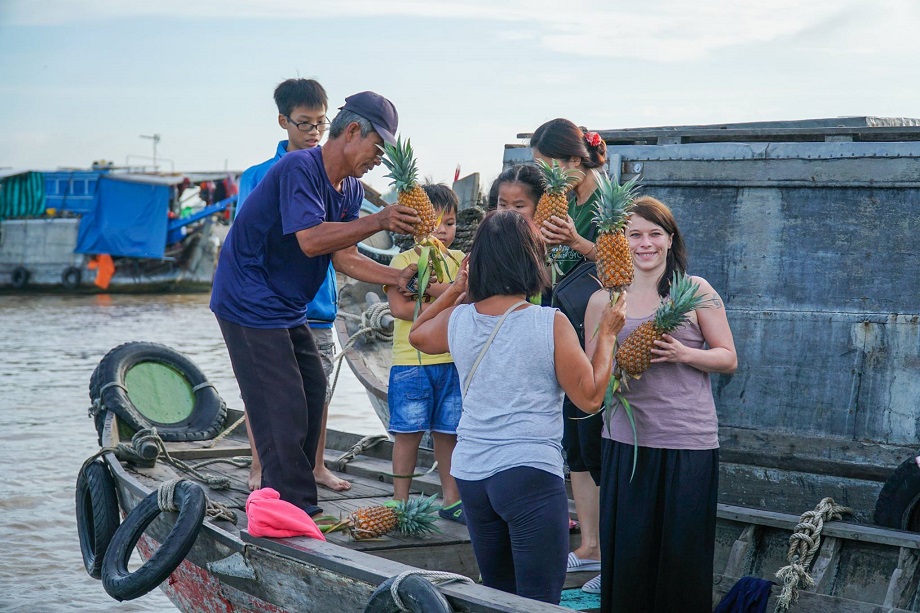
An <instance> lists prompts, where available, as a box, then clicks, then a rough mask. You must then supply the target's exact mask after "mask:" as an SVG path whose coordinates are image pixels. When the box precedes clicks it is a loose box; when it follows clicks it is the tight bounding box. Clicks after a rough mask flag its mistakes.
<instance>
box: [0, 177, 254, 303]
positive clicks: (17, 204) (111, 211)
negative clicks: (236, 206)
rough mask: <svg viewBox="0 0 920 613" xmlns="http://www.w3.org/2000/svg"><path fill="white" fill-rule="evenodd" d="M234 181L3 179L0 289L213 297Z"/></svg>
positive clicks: (0, 189) (0, 192) (233, 197)
mask: <svg viewBox="0 0 920 613" xmlns="http://www.w3.org/2000/svg"><path fill="white" fill-rule="evenodd" d="M233 177H234V174H233V173H230V174H228V173H223V172H221V173H195V174H169V175H162V174H151V173H142V172H132V171H131V170H130V169H117V168H114V167H112V166H111V165H107V164H94V166H93V168H91V169H72V170H55V171H35V170H25V171H17V170H0V289H7V290H8V289H14V290H22V289H65V290H92V289H95V290H110V289H112V290H129V289H130V290H132V291H136V290H168V289H206V288H207V287H209V286H210V283H211V278H212V276H213V274H214V267H215V264H216V261H217V253H218V251H219V248H220V243H221V237H222V236H223V235H224V234H225V233H226V230H225V228H217V226H216V225H215V222H217V221H220V220H222V219H224V212H225V211H226V209H227V208H228V206H231V205H232V204H233V203H235V201H236V195H235V194H231V193H230V192H233V191H235V190H233V186H234V185H235V183H234V180H233ZM212 183H213V184H214V185H215V186H216V187H215V188H214V189H209V188H208V186H209V185H210V184H212ZM200 185H204V186H205V188H204V189H202V188H201V187H199V186H200ZM202 196H205V198H204V199H202ZM211 198H216V199H217V200H216V201H215V202H213V203H212V202H211V201H210V200H211Z"/></svg>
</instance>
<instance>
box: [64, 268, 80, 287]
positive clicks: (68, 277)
mask: <svg viewBox="0 0 920 613" xmlns="http://www.w3.org/2000/svg"><path fill="white" fill-rule="evenodd" d="M82 281H83V271H82V270H80V269H79V268H77V267H76V266H70V267H69V268H66V269H64V272H62V273H61V285H63V286H64V289H68V290H74V289H77V288H78V287H80V283H81V282H82Z"/></svg>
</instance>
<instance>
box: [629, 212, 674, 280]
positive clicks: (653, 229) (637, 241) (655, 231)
mask: <svg viewBox="0 0 920 613" xmlns="http://www.w3.org/2000/svg"><path fill="white" fill-rule="evenodd" d="M626 238H627V239H629V250H630V252H631V253H632V257H633V265H634V266H635V267H636V268H638V269H639V270H654V269H656V268H659V267H661V268H664V266H665V264H666V263H667V258H668V250H669V249H670V248H671V235H670V234H668V233H667V232H666V231H665V229H664V228H662V227H661V226H659V225H658V224H656V223H654V222H651V221H649V220H647V219H645V218H644V217H640V216H639V215H635V214H634V215H632V216H631V217H630V218H629V224H628V225H627V226H626Z"/></svg>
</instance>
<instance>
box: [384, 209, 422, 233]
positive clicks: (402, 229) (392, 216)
mask: <svg viewBox="0 0 920 613" xmlns="http://www.w3.org/2000/svg"><path fill="white" fill-rule="evenodd" d="M373 216H374V217H375V218H377V221H378V223H379V225H380V229H381V230H390V231H391V232H396V233H397V234H412V232H413V231H414V230H415V225H416V224H417V223H418V222H419V221H420V220H419V217H418V213H416V212H415V209H413V208H411V207H408V206H401V205H398V204H391V205H390V206H388V207H384V209H383V210H382V211H380V212H379V213H374V215H373Z"/></svg>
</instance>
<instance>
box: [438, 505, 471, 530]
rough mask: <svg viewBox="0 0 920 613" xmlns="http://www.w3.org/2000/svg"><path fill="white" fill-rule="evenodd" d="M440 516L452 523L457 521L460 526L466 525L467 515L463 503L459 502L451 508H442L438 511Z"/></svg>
mask: <svg viewBox="0 0 920 613" xmlns="http://www.w3.org/2000/svg"><path fill="white" fill-rule="evenodd" d="M438 515H439V516H440V517H441V519H449V520H450V521H455V522H457V523H459V524H463V525H464V526H465V525H466V515H465V514H464V513H463V501H462V500H458V501H457V502H455V503H454V504H452V505H450V506H449V507H441V509H440V510H439V511H438Z"/></svg>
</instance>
